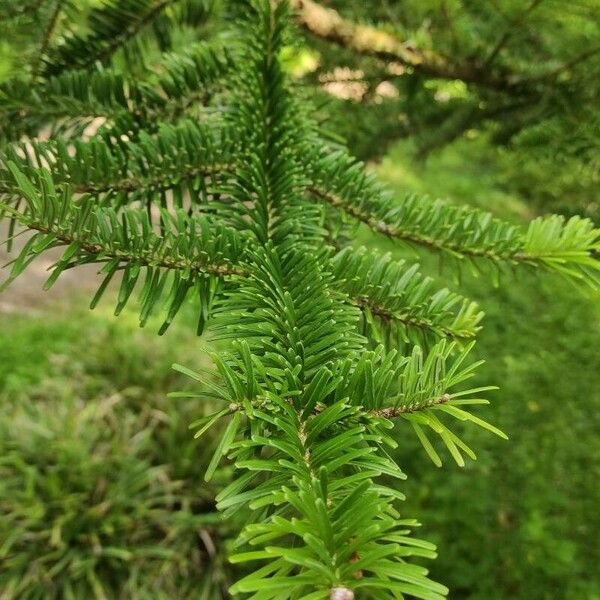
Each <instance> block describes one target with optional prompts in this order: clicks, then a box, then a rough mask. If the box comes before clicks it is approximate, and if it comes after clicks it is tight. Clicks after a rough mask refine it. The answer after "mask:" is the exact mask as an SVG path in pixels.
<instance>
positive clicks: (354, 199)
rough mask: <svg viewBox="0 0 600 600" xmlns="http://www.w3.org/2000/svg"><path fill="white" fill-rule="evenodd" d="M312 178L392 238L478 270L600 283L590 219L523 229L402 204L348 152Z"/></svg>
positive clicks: (330, 197) (467, 212)
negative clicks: (545, 272)
mask: <svg viewBox="0 0 600 600" xmlns="http://www.w3.org/2000/svg"><path fill="white" fill-rule="evenodd" d="M311 179H312V183H311V185H310V186H309V189H308V191H309V193H311V194H312V195H313V196H314V197H316V198H318V199H320V200H322V201H324V202H326V203H328V204H330V205H331V206H334V207H336V208H339V209H341V210H343V211H344V212H345V213H346V214H348V215H349V216H351V217H352V218H353V219H355V220H357V221H360V222H362V223H364V224H366V225H367V226H368V227H369V228H371V229H372V230H373V231H375V232H377V233H380V234H383V235H385V236H386V237H389V238H392V239H397V240H400V241H403V242H407V243H409V244H414V245H416V246H423V247H426V248H429V249H430V250H434V251H437V252H442V253H444V254H445V255H447V256H450V257H452V258H457V259H468V260H469V261H470V262H471V263H472V264H474V265H477V261H480V260H485V261H487V262H488V263H491V264H494V265H496V266H498V267H502V265H503V264H507V265H517V264H524V265H529V266H533V267H544V268H546V269H549V270H553V271H556V272H559V273H560V274H562V275H565V276H567V277H569V278H571V279H572V280H574V281H580V282H583V283H586V284H589V285H591V286H593V287H596V286H598V285H599V284H600V262H599V261H597V260H596V259H595V258H594V257H593V253H594V252H595V250H597V248H598V247H599V245H600V230H598V229H596V228H594V226H593V224H592V222H591V221H589V220H588V219H582V218H580V217H572V218H571V219H569V220H568V221H565V219H564V218H563V217H560V216H551V217H547V218H538V219H535V220H534V221H532V222H531V223H530V224H529V227H528V228H527V230H526V231H522V230H521V229H520V228H519V227H516V226H513V225H511V224H509V223H506V222H504V221H502V220H500V219H497V218H494V217H492V215H491V214H489V213H486V212H483V211H480V210H477V209H471V208H466V207H464V206H461V207H457V206H453V205H449V204H446V203H444V202H441V201H439V200H438V201H431V200H429V199H427V198H417V197H415V196H412V197H408V198H406V199H404V200H402V201H398V200H396V199H393V198H392V197H391V196H390V195H389V194H388V193H387V192H386V191H385V190H384V189H383V187H382V186H381V185H380V184H378V183H377V181H376V179H375V177H374V176H373V175H371V174H368V173H365V171H364V170H363V166H362V164H360V163H358V162H356V161H354V160H353V159H351V158H350V157H348V156H347V155H345V154H344V153H342V152H329V153H324V154H323V155H322V156H321V158H320V160H318V161H316V162H315V163H314V168H313V173H312V177H311Z"/></svg>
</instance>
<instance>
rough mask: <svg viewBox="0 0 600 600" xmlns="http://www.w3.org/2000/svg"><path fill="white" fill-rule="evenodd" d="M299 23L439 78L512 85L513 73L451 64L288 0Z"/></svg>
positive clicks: (300, 0)
mask: <svg viewBox="0 0 600 600" xmlns="http://www.w3.org/2000/svg"><path fill="white" fill-rule="evenodd" d="M538 1H539V0H538ZM292 6H293V7H294V8H295V9H296V11H297V19H298V21H299V23H300V24H301V25H302V26H303V27H304V28H305V29H306V30H307V31H308V32H310V33H311V34H312V35H314V36H317V37H320V38H322V39H325V40H328V41H330V42H333V43H336V44H339V45H340V46H345V47H346V48H349V49H351V50H354V51H355V52H359V53H361V54H365V55H369V56H374V57H375V58H378V59H380V60H383V61H386V62H399V63H401V64H403V65H405V66H407V67H411V68H413V69H414V70H415V71H417V72H419V73H423V74H425V75H429V76H432V77H437V78H441V79H460V80H462V81H465V82H466V83H474V84H477V85H483V86H486V87H491V88H494V89H500V90H505V89H508V88H512V87H513V77H511V76H508V75H504V76H499V75H497V74H494V73H490V72H489V71H484V70H483V69H481V68H480V67H479V66H478V65H477V64H475V63H463V64H455V63H452V62H450V61H448V59H446V58H444V57H443V56H441V55H440V54H439V53H437V52H435V51H433V50H418V49H415V48H412V47H410V46H409V45H408V44H407V43H406V42H403V41H402V40H399V39H398V38H397V37H395V36H394V35H393V34H391V33H388V32H386V31H383V30H380V29H378V28H376V27H373V26H371V25H361V24H357V23H354V22H352V21H349V20H347V19H344V18H343V17H342V16H341V15H340V14H339V13H338V12H337V11H335V10H333V9H330V8H326V7H323V6H321V5H320V4H318V3H316V2H314V1H313V0H292Z"/></svg>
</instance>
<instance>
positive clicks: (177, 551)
mask: <svg viewBox="0 0 600 600" xmlns="http://www.w3.org/2000/svg"><path fill="white" fill-rule="evenodd" d="M125 317H126V320H125V321H123V320H121V321H119V322H118V323H117V324H116V326H115V325H108V324H107V322H106V316H105V315H99V316H98V317H97V318H96V319H94V320H92V321H90V319H89V318H88V319H86V318H84V317H83V316H82V315H80V314H74V315H71V316H70V318H69V319H64V318H63V319H60V318H58V319H57V318H56V317H53V318H54V322H53V323H52V324H47V323H44V322H38V321H35V320H33V321H32V320H25V319H23V318H19V319H13V320H12V322H10V323H9V322H7V321H4V323H3V325H4V327H3V328H4V331H5V333H6V335H7V336H9V337H7V338H3V339H6V340H8V339H9V338H10V340H11V342H10V344H8V343H6V342H4V343H3V345H2V347H1V349H0V352H1V353H2V355H3V357H4V358H6V359H7V360H10V363H9V364H15V362H17V361H18V365H19V369H20V371H21V372H22V373H23V374H27V377H24V376H18V375H17V374H16V373H15V369H14V368H13V369H10V370H3V372H2V375H1V376H0V397H1V398H2V419H1V422H2V425H1V427H0V449H1V454H2V458H1V459H0V473H1V475H2V477H1V481H0V497H1V498H2V500H1V501H0V515H1V517H2V518H1V519H0V521H1V524H0V539H2V544H1V547H0V556H1V557H2V564H3V569H2V574H1V575H0V589H2V594H3V596H5V597H7V598H13V597H14V598H17V597H18V598H90V597H98V598H106V597H109V598H116V597H123V598H149V597H152V598H173V597H174V596H176V597H178V598H188V597H189V598H199V597H206V598H217V597H220V596H221V592H222V590H223V589H224V586H225V582H226V580H227V579H226V578H227V576H228V575H227V569H226V568H224V565H223V563H222V560H223V556H222V549H221V548H219V546H220V544H221V542H220V537H221V535H222V534H223V533H225V530H224V528H223V527H222V526H221V525H220V519H219V517H218V515H217V514H216V512H215V511H214V493H215V492H214V490H211V489H209V488H207V487H206V486H202V487H201V486H200V481H201V478H200V475H201V473H199V471H198V469H197V466H198V464H199V463H202V462H204V463H205V464H206V461H207V460H208V458H210V453H209V452H207V450H209V449H203V448H202V446H200V445H199V444H198V443H197V442H195V441H194V440H193V438H192V437H191V436H190V435H189V429H188V424H189V421H190V419H191V418H192V416H193V415H194V414H196V413H197V411H198V410H199V409H200V406H199V403H198V402H197V401H194V400H190V401H186V402H185V403H182V402H175V401H173V400H165V398H164V395H165V390H166V389H168V388H169V387H170V386H172V385H176V379H175V378H174V377H173V375H172V372H170V371H169V370H168V369H165V368H164V367H162V365H164V364H165V361H164V351H163V350H162V349H161V348H160V347H158V346H157V345H156V344H152V343H149V340H148V339H147V336H143V337H142V338H141V339H140V335H139V334H136V332H135V330H134V329H133V328H134V327H135V320H134V319H133V318H127V315H125ZM50 334H52V335H50ZM82 334H83V335H82ZM90 338H93V339H94V342H93V343H92V344H89V343H88V342H86V339H90ZM36 339H38V340H43V347H42V348H39V349H36V347H35V340H36ZM173 342H177V344H176V345H177V347H178V348H179V351H180V352H181V351H183V350H184V349H185V348H188V347H189V344H190V341H189V336H188V337H187V338H186V336H185V335H183V334H182V333H181V332H179V333H177V332H176V334H175V338H173ZM157 361H158V364H157V365H156V366H155V363H157ZM161 363H162V365H161ZM145 365H152V370H151V372H148V370H147V369H146V368H145ZM203 594H204V596H203Z"/></svg>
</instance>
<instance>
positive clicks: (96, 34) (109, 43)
mask: <svg viewBox="0 0 600 600" xmlns="http://www.w3.org/2000/svg"><path fill="white" fill-rule="evenodd" d="M178 1H179V0H160V1H159V2H156V3H154V2H152V1H151V0H144V1H143V2H138V1H131V0H126V1H125V2H123V3H122V4H121V3H120V2H118V1H114V0H113V1H112V2H110V3H109V2H107V3H106V4H104V6H101V7H99V8H96V9H93V11H92V13H91V15H90V17H89V21H90V24H91V26H92V33H91V34H90V35H88V36H84V37H80V36H78V35H76V34H73V35H71V37H69V38H67V39H66V41H65V42H64V44H63V45H62V46H61V47H60V49H57V51H56V54H55V56H54V57H51V58H50V59H49V60H48V62H47V63H46V69H45V74H46V75H56V74H58V73H61V72H63V71H65V70H67V69H72V68H82V69H86V68H89V67H91V66H92V65H94V63H96V62H97V61H100V62H104V61H105V60H106V59H108V58H110V57H111V56H112V55H113V54H114V53H115V52H116V51H117V50H119V49H120V48H122V47H123V46H124V45H125V44H126V43H127V42H128V41H129V40H131V39H132V38H134V37H135V36H136V35H137V34H138V33H139V32H140V31H141V30H142V29H144V28H145V27H147V26H148V25H150V24H151V23H152V22H153V21H154V20H155V19H157V18H158V17H159V16H160V15H161V14H162V13H164V11H165V10H166V9H167V8H168V7H169V6H171V5H172V4H175V3H176V2H178ZM144 4H146V5H147V7H146V10H145V11H144V10H143V9H142V7H143V5H144ZM123 23H127V26H126V27H123Z"/></svg>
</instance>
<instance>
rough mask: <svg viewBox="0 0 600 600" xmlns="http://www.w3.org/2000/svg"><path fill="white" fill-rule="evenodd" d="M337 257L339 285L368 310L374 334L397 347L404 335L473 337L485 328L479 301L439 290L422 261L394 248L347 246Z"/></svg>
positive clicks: (335, 266) (367, 321)
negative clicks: (400, 257) (402, 256)
mask: <svg viewBox="0 0 600 600" xmlns="http://www.w3.org/2000/svg"><path fill="white" fill-rule="evenodd" d="M332 262H333V275H334V278H335V280H336V286H337V287H339V289H341V290H342V291H344V292H345V293H346V294H348V296H349V297H350V299H351V301H352V302H353V303H355V304H356V305H357V306H358V307H360V308H361V310H362V311H363V312H364V313H365V316H364V319H365V325H369V326H370V329H369V334H370V337H371V338H374V339H377V340H378V341H382V339H383V338H385V339H387V340H389V344H388V345H389V347H397V346H398V344H399V340H400V339H405V340H410V341H414V342H416V343H422V342H423V341H425V342H427V341H428V339H430V338H431V337H433V338H439V337H449V338H454V339H458V340H468V339H472V338H473V337H474V336H475V335H476V334H477V331H478V330H479V322H480V321H481V319H482V317H483V313H482V312H481V311H480V310H479V308H478V306H477V304H476V303H475V302H472V301H469V300H467V299H465V298H463V297H461V296H459V295H457V294H453V293H452V292H450V291H449V290H447V289H441V290H435V286H434V285H433V279H431V278H430V277H424V276H422V275H421V274H420V273H419V271H418V265H412V266H411V265H408V264H406V262H405V261H393V260H391V256H390V255H389V254H384V255H378V254H376V253H369V252H367V251H366V249H365V248H359V249H356V250H355V249H353V248H345V249H343V250H342V251H341V252H339V253H338V254H337V255H336V256H335V257H334V258H333V261H332ZM372 317H374V318H375V320H377V321H379V323H380V325H381V327H380V328H379V329H381V331H379V330H378V328H377V327H376V325H375V323H373V322H372V321H373V319H372ZM413 334H416V335H413Z"/></svg>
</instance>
